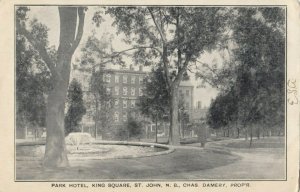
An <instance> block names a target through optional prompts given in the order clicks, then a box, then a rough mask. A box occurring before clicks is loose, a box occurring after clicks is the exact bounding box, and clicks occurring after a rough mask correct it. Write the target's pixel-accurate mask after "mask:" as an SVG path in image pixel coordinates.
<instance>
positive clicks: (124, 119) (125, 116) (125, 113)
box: [114, 111, 141, 122]
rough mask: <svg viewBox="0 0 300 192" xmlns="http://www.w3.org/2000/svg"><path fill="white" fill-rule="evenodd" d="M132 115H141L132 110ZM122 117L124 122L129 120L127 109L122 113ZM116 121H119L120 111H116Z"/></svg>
mask: <svg viewBox="0 0 300 192" xmlns="http://www.w3.org/2000/svg"><path fill="white" fill-rule="evenodd" d="M130 115H131V116H133V117H135V116H136V115H137V116H139V117H140V116H141V115H140V114H139V113H137V114H135V113H134V112H131V113H130ZM122 119H123V121H124V122H125V121H127V112H126V111H124V112H123V113H122ZM114 122H119V112H118V111H116V112H115V113H114Z"/></svg>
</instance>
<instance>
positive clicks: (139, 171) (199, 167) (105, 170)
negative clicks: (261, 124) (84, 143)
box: [17, 141, 285, 181]
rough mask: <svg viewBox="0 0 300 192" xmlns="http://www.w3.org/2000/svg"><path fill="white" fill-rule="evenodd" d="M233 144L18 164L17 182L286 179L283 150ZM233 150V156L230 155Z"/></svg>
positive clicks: (183, 147) (192, 145)
mask: <svg viewBox="0 0 300 192" xmlns="http://www.w3.org/2000/svg"><path fill="white" fill-rule="evenodd" d="M226 142H230V141H221V142H211V143H208V144H207V145H206V147H205V148H206V149H203V148H200V147H199V144H191V145H182V146H178V147H176V150H175V151H174V152H173V153H170V154H166V155H159V156H152V157H142V158H132V159H107V160H85V161H84V162H83V161H70V164H71V167H70V168H66V169H63V170H59V171H43V170H42V166H41V162H34V161H31V162H22V161H18V162H17V180H47V181H50V180H56V181H62V180H65V181H71V180H77V181H84V180H111V181H115V180H122V179H124V178H126V180H137V179H138V180H149V179H151V180H153V179H154V180H155V179H159V180H161V179H163V180H174V179H175V180H186V179H189V180H212V179H218V180H220V179H221V180H234V179H239V180H240V179H242V180H243V179H244V180H249V179H254V180H262V179H267V180H273V179H278V180H283V179H285V158H284V149H283V148H254V149H249V148H244V149H237V148H226V147H224V144H226ZM229 151H231V153H232V154H233V155H228V152H229Z"/></svg>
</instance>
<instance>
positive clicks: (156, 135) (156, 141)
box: [155, 114, 157, 143]
mask: <svg viewBox="0 0 300 192" xmlns="http://www.w3.org/2000/svg"><path fill="white" fill-rule="evenodd" d="M155 143H157V114H156V117H155Z"/></svg>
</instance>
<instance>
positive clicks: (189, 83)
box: [179, 81, 194, 87]
mask: <svg viewBox="0 0 300 192" xmlns="http://www.w3.org/2000/svg"><path fill="white" fill-rule="evenodd" d="M179 86H182V87H194V85H193V84H192V83H191V81H181V82H180V84H179Z"/></svg>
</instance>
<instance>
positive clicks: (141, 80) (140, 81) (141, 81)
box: [139, 76, 144, 85]
mask: <svg viewBox="0 0 300 192" xmlns="http://www.w3.org/2000/svg"><path fill="white" fill-rule="evenodd" d="M143 79H144V78H143V77H142V76H139V83H140V85H142V84H143Z"/></svg>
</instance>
